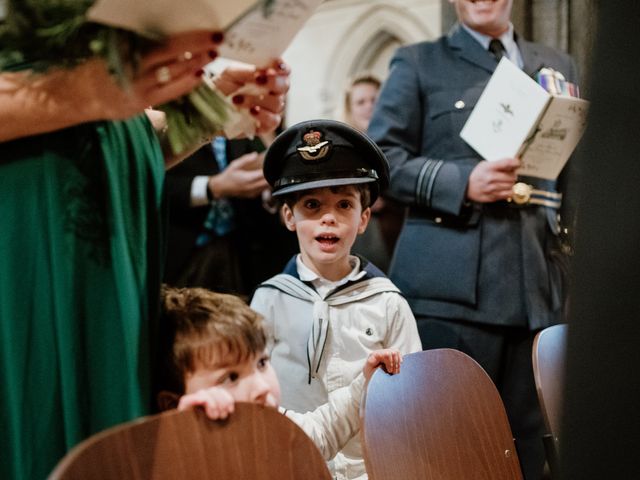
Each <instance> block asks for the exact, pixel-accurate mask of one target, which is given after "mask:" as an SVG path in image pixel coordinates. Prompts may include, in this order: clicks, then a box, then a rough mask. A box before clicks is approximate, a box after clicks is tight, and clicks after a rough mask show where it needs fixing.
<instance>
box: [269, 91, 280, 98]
mask: <svg viewBox="0 0 640 480" xmlns="http://www.w3.org/2000/svg"><path fill="white" fill-rule="evenodd" d="M269 95H271V96H273V97H275V96H276V95H278V93H277V92H274V91H273V90H269Z"/></svg>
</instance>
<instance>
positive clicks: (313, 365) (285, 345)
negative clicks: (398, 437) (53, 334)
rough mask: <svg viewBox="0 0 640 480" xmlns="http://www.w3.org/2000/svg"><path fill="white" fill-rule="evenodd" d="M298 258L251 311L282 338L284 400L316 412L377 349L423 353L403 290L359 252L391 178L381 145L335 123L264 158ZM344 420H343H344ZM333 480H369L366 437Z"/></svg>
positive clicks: (300, 129) (290, 139) (288, 137)
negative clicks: (358, 242)
mask: <svg viewBox="0 0 640 480" xmlns="http://www.w3.org/2000/svg"><path fill="white" fill-rule="evenodd" d="M264 174H265V178H266V179H267V181H268V182H269V184H270V185H271V187H272V189H273V195H274V197H276V198H279V199H280V200H281V201H282V203H283V207H282V214H283V218H284V222H285V225H286V227H287V228H288V229H289V230H291V231H294V232H296V235H297V237H298V243H299V246H300V254H298V255H296V256H294V257H293V258H292V259H291V260H290V261H289V263H288V264H287V265H286V266H285V269H284V272H283V273H281V274H279V275H276V276H275V277H273V278H271V279H270V280H268V281H266V282H264V283H263V284H261V285H260V286H259V287H258V289H257V290H256V292H255V295H254V297H253V300H252V302H251V307H252V308H254V309H255V310H256V311H258V312H260V313H261V314H262V315H263V316H264V317H265V320H266V322H267V325H268V327H269V329H270V331H271V333H272V335H273V337H274V346H273V350H272V352H271V357H272V363H273V366H274V368H275V370H276V373H277V375H278V378H279V379H280V382H281V386H282V405H283V406H284V407H286V408H290V409H293V410H296V411H300V412H305V411H312V410H314V409H315V408H317V407H318V406H319V405H322V404H324V403H326V402H327V401H329V402H330V401H332V395H333V394H334V392H336V391H337V390H338V389H340V388H341V387H344V386H345V385H349V384H350V383H351V382H352V381H353V380H354V379H355V378H356V377H357V375H358V373H359V372H360V371H361V370H362V366H363V363H364V362H365V360H366V358H367V356H368V355H369V353H370V352H372V351H373V350H377V349H381V348H395V349H397V350H399V351H400V352H401V353H402V354H407V353H411V352H415V351H419V350H421V349H422V347H421V344H420V339H419V337H418V331H417V328H416V324H415V319H414V317H413V314H412V313H411V310H410V308H409V306H408V304H407V302H406V301H405V299H404V298H403V297H402V295H401V294H400V291H399V290H398V288H397V287H396V286H395V285H393V283H391V281H390V280H389V279H387V278H386V277H385V276H384V274H383V273H382V272H381V271H380V270H379V269H378V268H376V267H375V266H374V265H372V264H371V263H369V262H368V261H367V260H366V259H364V258H362V257H359V256H355V255H352V254H351V247H352V245H353V243H354V241H355V239H356V236H357V235H358V234H361V233H363V232H364V230H365V229H366V227H367V223H368V221H369V217H370V215H371V210H370V208H369V207H370V205H371V203H373V202H374V201H375V199H376V198H377V196H378V194H379V193H380V191H381V190H383V189H384V188H385V187H386V186H387V184H388V181H389V167H388V164H387V161H386V159H385V157H384V154H383V153H382V151H381V150H380V149H379V148H378V147H377V145H376V144H375V143H373V141H371V140H370V139H369V138H368V137H367V136H366V135H364V134H362V133H360V132H358V131H357V130H355V129H353V128H351V127H349V126H347V125H345V124H343V123H340V122H336V121H331V120H316V121H308V122H302V123H299V124H297V125H294V126H293V127H290V128H288V129H287V130H285V131H284V132H283V133H282V134H281V135H280V136H278V138H276V140H275V141H274V143H273V144H272V145H271V147H270V148H269V150H268V151H267V154H266V157H265V161H264ZM336 420H337V421H339V419H336ZM330 467H331V468H332V471H333V473H334V476H335V478H338V479H356V478H358V479H361V478H367V477H366V471H365V466H364V461H363V459H362V448H361V445H360V441H359V438H358V436H357V435H356V436H354V437H353V438H352V439H351V441H350V442H349V443H348V444H347V445H346V446H345V448H344V449H343V450H342V451H341V452H340V453H339V454H338V455H337V456H336V457H335V458H334V460H333V461H332V462H331V464H330Z"/></svg>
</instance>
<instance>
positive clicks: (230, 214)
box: [196, 137, 235, 247]
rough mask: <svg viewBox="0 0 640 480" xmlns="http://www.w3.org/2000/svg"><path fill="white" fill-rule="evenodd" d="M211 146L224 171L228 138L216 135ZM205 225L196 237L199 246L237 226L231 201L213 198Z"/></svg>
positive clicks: (220, 168)
mask: <svg viewBox="0 0 640 480" xmlns="http://www.w3.org/2000/svg"><path fill="white" fill-rule="evenodd" d="M211 148H212V149H213V154H214V156H215V159H216V162H217V163H218V171H220V172H222V171H223V170H224V169H225V168H226V167H227V165H228V161H227V140H226V139H225V138H224V137H216V138H214V139H213V142H212V143H211ZM203 227H204V232H203V233H201V234H200V235H199V236H198V238H196V245H197V246H198V247H202V246H203V245H206V244H208V243H209V242H211V240H212V239H213V237H214V236H217V237H223V236H225V235H227V234H228V233H229V232H231V231H232V230H233V229H234V228H235V221H234V211H233V206H232V205H231V202H230V201H229V200H228V199H226V198H220V199H217V200H213V201H212V202H211V208H210V209H209V213H208V214H207V218H206V220H205V221H204V225H203Z"/></svg>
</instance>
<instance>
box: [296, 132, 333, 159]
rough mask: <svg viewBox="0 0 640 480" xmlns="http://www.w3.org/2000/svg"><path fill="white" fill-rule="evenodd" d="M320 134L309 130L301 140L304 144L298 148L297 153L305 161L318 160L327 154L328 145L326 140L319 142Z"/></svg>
mask: <svg viewBox="0 0 640 480" xmlns="http://www.w3.org/2000/svg"><path fill="white" fill-rule="evenodd" d="M321 139H322V134H321V133H320V132H318V131H315V130H311V131H309V132H307V133H305V134H304V135H303V137H302V140H303V141H304V143H305V144H306V145H305V146H303V147H298V148H297V150H298V153H299V154H300V156H301V157H302V158H304V159H305V160H320V159H321V158H324V157H326V156H327V154H328V153H329V148H330V144H329V141H328V140H325V141H323V142H321V141H320V140H321Z"/></svg>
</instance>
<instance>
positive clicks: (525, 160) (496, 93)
mask: <svg viewBox="0 0 640 480" xmlns="http://www.w3.org/2000/svg"><path fill="white" fill-rule="evenodd" d="M588 106H589V102H587V101H586V100H583V99H580V98H577V97H571V96H565V95H553V94H551V93H549V92H547V91H546V90H545V89H544V88H543V87H542V86H540V85H539V84H538V83H537V82H536V81H535V80H533V79H532V78H531V77H529V76H528V75H527V74H526V73H524V72H523V71H522V70H520V69H519V68H518V67H517V66H516V65H514V64H513V63H512V62H511V61H509V60H508V59H507V58H506V57H503V58H502V60H500V63H499V64H498V67H497V68H496V70H495V72H494V73H493V76H492V77H491V79H490V80H489V83H488V84H487V86H486V87H485V89H484V91H483V92H482V94H481V95H480V98H479V99H478V103H477V104H476V106H475V107H474V109H473V111H472V112H471V115H470V116H469V118H468V119H467V122H466V123H465V125H464V127H463V128H462V131H461V132H460V137H462V139H463V140H464V141H466V142H467V143H468V144H469V145H470V146H471V147H472V148H473V149H474V150H475V151H476V152H478V153H479V154H480V155H481V156H482V157H483V158H484V159H486V160H489V161H491V160H499V159H501V158H506V157H519V158H520V160H521V161H522V166H521V167H520V168H519V169H518V174H519V175H528V176H532V177H539V178H545V179H549V180H553V179H556V178H557V177H558V175H559V174H560V172H561V171H562V168H563V167H564V166H565V164H566V163H567V160H568V159H569V157H570V155H571V153H572V152H573V150H574V149H575V147H576V145H577V144H578V142H579V141H580V138H581V137H582V134H583V133H584V130H585V128H586V124H587V110H588Z"/></svg>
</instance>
